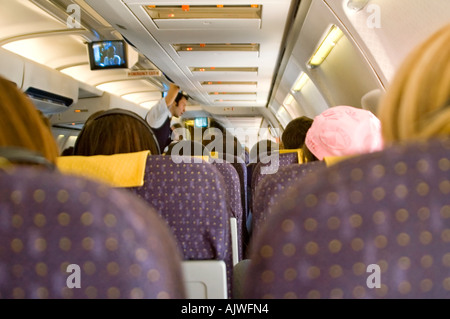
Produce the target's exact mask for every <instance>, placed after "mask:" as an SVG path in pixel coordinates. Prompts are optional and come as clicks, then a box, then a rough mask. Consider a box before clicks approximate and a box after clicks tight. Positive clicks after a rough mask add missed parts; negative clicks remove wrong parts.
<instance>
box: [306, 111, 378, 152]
mask: <svg viewBox="0 0 450 319" xmlns="http://www.w3.org/2000/svg"><path fill="white" fill-rule="evenodd" d="M305 144H306V146H307V147H308V149H309V150H310V151H311V152H312V153H313V154H314V155H315V156H316V157H317V158H318V159H319V160H323V158H324V157H326V156H345V155H354V154H362V153H370V152H374V151H379V150H381V149H382V148H383V139H382V137H381V124H380V121H379V120H378V118H377V117H376V116H375V115H373V113H372V112H370V111H367V110H363V109H358V108H355V107H352V106H334V107H331V108H329V109H327V110H325V111H324V112H322V113H321V114H319V115H318V116H316V117H315V118H314V122H313V124H312V125H311V127H310V129H309V130H308V132H307V134H306V139H305Z"/></svg>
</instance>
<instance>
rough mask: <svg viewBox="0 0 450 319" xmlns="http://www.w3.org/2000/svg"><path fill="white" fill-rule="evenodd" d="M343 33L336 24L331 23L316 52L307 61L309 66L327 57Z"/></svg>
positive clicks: (319, 62) (320, 62)
mask: <svg viewBox="0 0 450 319" xmlns="http://www.w3.org/2000/svg"><path fill="white" fill-rule="evenodd" d="M343 35H344V33H343V32H342V31H341V29H339V28H338V27H337V26H335V25H333V26H332V27H331V28H330V31H329V32H328V34H327V36H326V37H325V39H324V40H323V41H322V43H321V44H320V46H319V47H318V48H317V50H316V52H315V53H314V54H313V56H312V57H311V59H310V60H309V62H308V65H309V66H310V67H317V66H319V65H320V64H322V62H323V61H324V60H325V59H326V58H327V56H328V55H329V54H330V52H331V50H333V48H334V47H335V45H336V44H337V43H338V41H339V39H340V38H342V36H343Z"/></svg>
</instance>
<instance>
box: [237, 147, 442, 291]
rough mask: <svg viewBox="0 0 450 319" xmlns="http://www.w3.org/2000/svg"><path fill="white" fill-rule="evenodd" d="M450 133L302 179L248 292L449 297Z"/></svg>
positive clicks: (257, 256)
mask: <svg viewBox="0 0 450 319" xmlns="http://www.w3.org/2000/svg"><path fill="white" fill-rule="evenodd" d="M449 150H450V139H448V138H447V139H444V140H432V141H429V142H419V143H413V144H408V145H397V146H393V147H390V148H387V149H385V150H384V151H381V152H377V153H372V154H366V155H363V156H357V157H354V158H351V159H348V160H344V161H342V162H340V163H338V164H336V165H333V166H331V167H329V168H327V169H323V170H318V171H317V172H313V173H311V174H310V175H309V176H308V177H306V178H305V179H304V180H301V181H300V182H298V183H296V184H294V185H292V189H291V190H289V191H287V192H286V193H284V194H283V195H282V197H281V198H280V199H279V202H280V203H279V204H277V207H275V208H274V211H273V213H272V214H271V215H270V217H269V219H268V220H267V222H266V223H265V225H264V227H263V229H262V230H261V232H260V233H259V234H258V237H257V238H256V239H255V246H254V250H252V255H251V256H252V257H251V263H250V266H249V269H248V273H247V278H246V281H245V288H244V290H245V292H244V295H245V297H246V298H395V299H398V298H401V299H403V298H420V299H425V298H449V297H450V288H449V287H450V285H449V271H448V270H449V268H450V253H449V252H450V239H449V238H450V200H449V198H450V197H449V195H450V156H449V154H450V152H449Z"/></svg>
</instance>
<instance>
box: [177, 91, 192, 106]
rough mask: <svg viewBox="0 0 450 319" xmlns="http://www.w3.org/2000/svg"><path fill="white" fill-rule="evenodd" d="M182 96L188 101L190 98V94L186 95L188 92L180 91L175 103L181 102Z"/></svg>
mask: <svg viewBox="0 0 450 319" xmlns="http://www.w3.org/2000/svg"><path fill="white" fill-rule="evenodd" d="M182 98H185V99H186V101H187V100H189V96H188V95H186V94H185V93H183V92H178V94H177V96H176V97H175V103H176V104H177V105H178V102H180V100H181V99H182Z"/></svg>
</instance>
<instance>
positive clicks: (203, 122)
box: [194, 117, 208, 127]
mask: <svg viewBox="0 0 450 319" xmlns="http://www.w3.org/2000/svg"><path fill="white" fill-rule="evenodd" d="M194 126H195V127H208V118H207V117H197V118H195V119H194Z"/></svg>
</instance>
